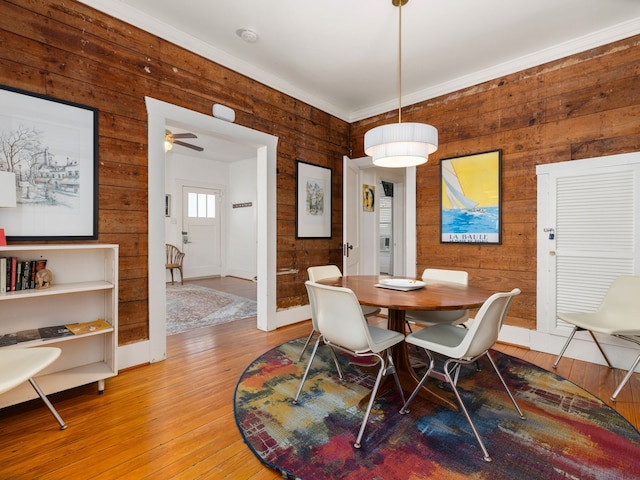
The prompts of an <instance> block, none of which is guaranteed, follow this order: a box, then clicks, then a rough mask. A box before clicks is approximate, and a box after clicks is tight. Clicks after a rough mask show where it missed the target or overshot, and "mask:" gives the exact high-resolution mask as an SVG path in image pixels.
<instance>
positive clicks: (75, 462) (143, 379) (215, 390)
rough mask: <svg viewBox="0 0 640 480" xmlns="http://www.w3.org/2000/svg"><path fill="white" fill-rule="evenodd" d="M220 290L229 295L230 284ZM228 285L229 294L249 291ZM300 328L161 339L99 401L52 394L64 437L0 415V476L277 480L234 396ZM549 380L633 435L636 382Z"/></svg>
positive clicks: (33, 421) (565, 367) (590, 372)
mask: <svg viewBox="0 0 640 480" xmlns="http://www.w3.org/2000/svg"><path fill="white" fill-rule="evenodd" d="M225 282H226V283H227V286H226V288H228V290H233V285H234V283H235V282H234V280H233V279H228V278H227V279H226V280H225ZM249 283H250V284H252V285H253V288H254V290H255V284H253V283H252V282H249ZM221 285H222V282H220V284H219V285H218V286H215V287H214V288H219V289H222V287H221ZM236 285H237V287H238V289H237V290H236V291H235V292H230V293H235V294H238V295H240V293H239V292H240V291H241V289H240V287H241V286H242V288H244V287H249V285H247V284H246V283H245V284H236ZM377 322H379V323H380V324H382V325H384V324H385V322H386V319H383V318H379V319H378V320H377ZM309 329H310V322H303V323H300V324H297V325H293V326H289V327H284V328H281V329H278V330H276V331H274V332H261V331H258V330H256V328H255V318H248V319H243V320H236V321H234V322H230V323H224V324H220V325H215V326H212V327H205V328H200V329H196V330H192V331H190V332H185V333H182V334H177V335H172V336H169V337H167V347H168V350H167V351H168V359H167V360H165V361H163V362H158V363H154V364H151V365H145V366H141V367H136V368H132V369H128V370H126V371H121V372H120V374H119V375H118V376H117V377H115V378H112V379H109V380H107V384H106V389H105V392H104V394H102V395H98V394H97V393H96V386H95V385H87V386H84V387H80V388H76V389H73V390H70V391H67V392H62V393H59V394H55V395H52V396H51V399H52V401H53V402H54V405H55V406H56V408H57V409H58V411H59V412H60V414H61V415H62V417H63V418H64V419H65V421H66V422H67V424H68V428H67V430H64V431H60V430H58V428H57V423H56V422H55V420H54V419H53V417H52V416H51V415H50V413H49V412H48V410H47V409H46V408H45V407H44V405H42V403H41V402H40V401H39V400H38V401H35V400H34V401H32V402H27V403H25V404H22V405H17V406H14V407H9V408H5V409H4V410H0V458H2V459H3V461H2V462H0V478H2V479H35V478H37V479H62V478H64V479H76V478H82V479H84V478H92V480H101V479H108V480H112V479H115V478H131V479H154V480H156V479H189V480H192V479H196V478H201V479H225V478H227V479H234V480H236V479H255V480H263V479H273V480H275V479H279V478H281V476H280V475H279V474H278V473H277V472H275V471H273V470H271V469H269V468H267V467H265V466H263V465H262V463H260V461H259V460H258V459H257V458H256V457H255V456H254V455H253V453H251V451H250V450H249V449H248V448H247V447H246V446H245V444H244V443H243V441H242V437H241V435H240V433H239V431H238V429H237V427H236V424H235V420H234V416H233V394H234V388H235V385H236V382H237V380H238V378H239V376H240V375H241V374H242V372H243V371H244V369H245V368H246V367H247V365H248V364H249V363H250V362H251V361H252V360H253V359H255V358H256V356H258V355H259V354H260V353H262V352H264V351H266V350H268V349H269V348H272V347H274V346H276V345H279V344H281V343H283V342H285V341H287V340H290V339H293V338H298V337H302V336H306V335H307V334H308V333H309ZM496 349H497V350H500V351H503V352H505V353H507V354H510V355H513V356H516V357H521V358H524V359H525V360H527V361H529V362H531V363H534V364H536V365H539V366H541V367H543V368H547V369H551V364H552V363H553V360H554V357H553V356H552V355H546V354H541V353H537V352H531V351H528V350H526V349H523V348H519V347H515V346H510V345H497V346H496ZM557 373H558V374H559V375H562V376H563V377H565V378H568V379H569V380H571V381H572V382H574V383H576V384H578V385H580V386H582V387H584V388H585V389H587V390H589V391H591V392H592V393H594V394H596V395H598V396H599V397H600V398H602V399H605V400H606V401H607V403H609V404H610V405H612V406H614V408H616V410H618V411H619V412H620V413H621V414H622V415H624V416H625V417H626V418H627V419H628V420H629V421H630V422H631V423H633V424H634V425H635V426H636V428H638V425H639V424H640V413H639V412H638V406H639V405H640V376H639V375H638V374H635V375H634V376H633V378H632V379H631V381H630V384H629V385H628V386H627V387H625V389H624V390H623V391H622V393H621V394H620V397H619V400H618V402H616V403H615V404H613V403H612V402H611V401H609V400H608V398H609V395H610V394H611V392H613V389H614V388H615V384H616V382H618V381H619V379H620V378H622V375H623V374H624V372H622V371H620V370H613V371H610V370H609V369H607V368H605V367H601V366H598V365H592V364H588V363H585V362H579V361H575V360H572V359H569V358H566V359H563V360H562V362H561V363H560V366H559V368H558V372H557Z"/></svg>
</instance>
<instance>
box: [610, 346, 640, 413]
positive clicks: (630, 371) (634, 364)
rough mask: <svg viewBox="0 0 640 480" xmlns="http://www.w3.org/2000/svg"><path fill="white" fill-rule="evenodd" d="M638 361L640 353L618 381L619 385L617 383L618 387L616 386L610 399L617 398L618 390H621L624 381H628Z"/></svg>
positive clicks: (614, 399)
mask: <svg viewBox="0 0 640 480" xmlns="http://www.w3.org/2000/svg"><path fill="white" fill-rule="evenodd" d="M638 363H640V355H638V356H637V357H636V361H635V362H633V365H631V368H630V369H629V370H628V371H627V374H626V375H625V376H624V378H623V379H622V381H621V382H620V385H618V387H617V388H616V391H615V392H613V395H611V400H613V401H614V402H615V401H616V399H617V398H618V394H619V393H620V390H622V387H624V386H625V385H626V383H627V382H628V381H629V379H630V378H631V375H633V373H634V372H635V370H636V367H637V366H638Z"/></svg>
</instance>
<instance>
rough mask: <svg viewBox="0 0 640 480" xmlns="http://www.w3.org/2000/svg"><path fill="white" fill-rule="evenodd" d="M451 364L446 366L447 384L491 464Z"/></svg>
mask: <svg viewBox="0 0 640 480" xmlns="http://www.w3.org/2000/svg"><path fill="white" fill-rule="evenodd" d="M449 362H450V360H447V362H445V366H444V370H443V371H444V375H445V377H446V379H447V382H448V383H449V384H451V389H452V390H453V393H454V394H455V396H456V399H457V400H458V405H460V410H462V413H464V416H465V417H466V418H467V422H469V426H470V427H471V430H472V431H473V435H474V436H475V437H476V440H477V441H478V445H480V449H481V450H482V455H483V458H484V461H485V462H490V461H491V457H490V456H489V452H488V451H487V448H486V447H485V446H484V442H483V441H482V438H480V434H479V433H478V430H477V429H476V426H475V425H474V423H473V420H471V416H470V415H469V412H468V411H467V407H465V405H464V402H463V401H462V397H461V396H460V392H458V387H457V386H456V384H455V383H454V382H453V379H452V378H451V374H450V373H449V368H448V366H449ZM453 363H455V362H453ZM454 368H455V367H454Z"/></svg>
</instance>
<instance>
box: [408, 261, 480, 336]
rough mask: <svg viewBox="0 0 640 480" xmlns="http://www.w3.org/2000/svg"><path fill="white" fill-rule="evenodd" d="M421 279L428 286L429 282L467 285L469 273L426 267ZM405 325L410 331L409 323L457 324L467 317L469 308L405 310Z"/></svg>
mask: <svg viewBox="0 0 640 480" xmlns="http://www.w3.org/2000/svg"><path fill="white" fill-rule="evenodd" d="M422 280H423V281H424V282H425V283H426V284H427V288H429V282H446V283H455V284H459V285H468V283H469V274H468V273H467V272H465V271H463V270H445V269H440V268H426V269H425V270H424V271H423V272H422ZM405 317H406V320H407V327H409V331H410V332H412V329H411V323H415V324H417V325H422V326H430V325H436V324H439V323H449V324H451V325H459V324H462V323H464V322H466V321H467V320H468V319H469V310H407V313H406V315H405Z"/></svg>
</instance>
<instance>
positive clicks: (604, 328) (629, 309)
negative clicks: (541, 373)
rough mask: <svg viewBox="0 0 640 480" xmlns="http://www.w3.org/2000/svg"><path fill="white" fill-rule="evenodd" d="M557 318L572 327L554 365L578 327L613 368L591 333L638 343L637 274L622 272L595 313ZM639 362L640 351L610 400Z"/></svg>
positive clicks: (639, 284)
mask: <svg viewBox="0 0 640 480" xmlns="http://www.w3.org/2000/svg"><path fill="white" fill-rule="evenodd" d="M558 318H559V319H560V320H562V321H563V322H567V323H569V324H571V325H573V330H572V331H571V334H570V335H569V338H567V341H566V342H565V344H564V346H563V347H562V350H561V351H560V353H559V354H558V357H557V358H556V361H555V362H554V364H553V368H557V366H558V362H560V359H561V358H562V356H563V355H564V352H565V351H566V350H567V347H568V346H569V343H571V340H572V339H573V337H574V335H575V334H576V332H578V331H581V330H586V331H588V332H589V334H590V335H591V338H592V339H593V341H594V342H595V344H596V346H597V347H598V350H600V353H601V354H602V356H603V357H604V360H605V362H607V365H608V366H609V368H613V367H612V365H611V362H610V361H609V358H608V357H607V355H606V353H604V350H603V349H602V345H600V342H598V339H597V338H596V336H595V334H594V332H598V333H603V334H606V335H612V336H614V337H617V338H621V339H623V340H627V341H629V342H633V343H635V344H637V345H640V277H638V276H633V275H623V276H620V277H618V278H616V279H615V280H614V282H613V284H612V285H611V286H610V287H609V290H608V291H607V293H606V294H605V296H604V298H603V299H602V303H601V304H600V307H599V308H598V310H596V311H595V312H568V313H558ZM639 363H640V354H638V356H637V357H636V359H635V361H634V362H633V364H632V365H631V367H630V368H629V370H627V374H626V375H625V377H624V378H623V379H622V381H621V382H620V384H619V385H618V386H617V388H616V389H615V391H614V392H613V395H611V400H613V401H614V402H615V401H616V399H617V397H618V394H619V393H620V391H621V390H622V387H624V386H625V384H626V383H627V382H628V381H629V379H630V378H631V375H633V373H634V372H635V369H636V367H637V366H638V364H639Z"/></svg>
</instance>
